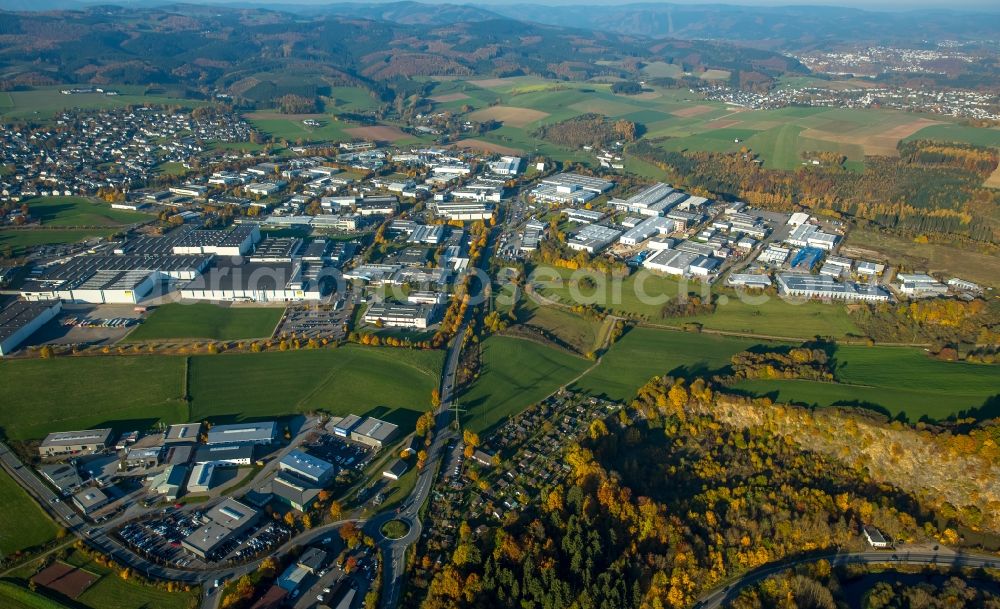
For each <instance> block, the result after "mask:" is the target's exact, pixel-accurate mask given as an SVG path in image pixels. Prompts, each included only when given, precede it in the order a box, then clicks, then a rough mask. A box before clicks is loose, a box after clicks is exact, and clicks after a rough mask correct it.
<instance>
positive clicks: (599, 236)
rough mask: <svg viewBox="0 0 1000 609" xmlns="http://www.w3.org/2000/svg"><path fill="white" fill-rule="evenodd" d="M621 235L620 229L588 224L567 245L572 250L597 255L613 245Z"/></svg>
mask: <svg viewBox="0 0 1000 609" xmlns="http://www.w3.org/2000/svg"><path fill="white" fill-rule="evenodd" d="M621 234H622V232H621V231H620V230H618V229H614V228H610V227H608V226H601V225H600V224H588V225H586V226H584V227H583V228H581V229H580V230H578V231H577V232H576V233H575V234H574V235H573V236H572V237H570V238H569V241H567V242H566V245H568V246H569V247H570V249H574V250H582V251H585V252H588V253H590V254H596V253H598V252H600V251H602V250H603V249H604V248H606V247H608V246H609V245H611V244H612V243H613V242H614V241H615V240H616V239H618V237H620V236H621Z"/></svg>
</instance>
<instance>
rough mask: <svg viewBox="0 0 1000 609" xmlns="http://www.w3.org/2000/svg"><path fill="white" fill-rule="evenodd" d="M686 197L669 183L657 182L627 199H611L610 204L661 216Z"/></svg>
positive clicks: (636, 211) (640, 212)
mask: <svg viewBox="0 0 1000 609" xmlns="http://www.w3.org/2000/svg"><path fill="white" fill-rule="evenodd" d="M686 197H687V195H686V194H684V193H682V192H678V191H677V190H675V189H674V188H672V187H671V186H670V185H669V184H664V183H662V182H658V183H656V184H652V185H650V186H647V187H645V188H643V189H642V190H640V191H639V192H637V193H636V194H634V195H632V196H631V197H629V198H628V199H612V200H611V205H613V206H614V207H615V209H620V210H622V211H627V212H631V213H637V214H641V215H643V216H662V215H663V214H664V212H666V211H667V210H669V209H671V208H672V207H673V206H675V205H677V203H678V202H679V201H681V200H682V199H684V198H686Z"/></svg>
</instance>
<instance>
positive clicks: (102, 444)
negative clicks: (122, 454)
mask: <svg viewBox="0 0 1000 609" xmlns="http://www.w3.org/2000/svg"><path fill="white" fill-rule="evenodd" d="M111 435H112V432H111V428H104V429H84V430H81V431H57V432H53V433H50V434H49V435H47V436H45V439H44V440H42V443H41V444H40V445H39V446H38V454H39V455H41V456H42V457H59V456H64V455H89V454H93V453H97V452H101V451H103V450H107V448H108V446H110V445H111Z"/></svg>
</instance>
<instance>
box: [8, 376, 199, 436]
mask: <svg viewBox="0 0 1000 609" xmlns="http://www.w3.org/2000/svg"><path fill="white" fill-rule="evenodd" d="M183 396H184V358H183V357H168V356H135V357H75V358H71V357H65V358H56V359H51V360H41V359H35V360H10V361H3V362H2V363H0V403H2V404H3V405H4V406H3V408H2V409H0V426H2V427H3V431H4V433H5V434H6V436H7V437H8V438H11V439H14V440H26V439H29V438H42V437H44V436H45V434H47V433H49V432H51V431H57V430H69V429H87V428H91V427H113V428H115V429H117V430H119V431H127V430H130V429H146V428H148V427H149V426H151V425H153V424H154V423H156V422H157V421H164V422H168V423H178V422H183V421H186V420H188V416H187V415H188V411H187V404H186V403H185V402H184V400H183Z"/></svg>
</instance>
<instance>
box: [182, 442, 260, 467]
mask: <svg viewBox="0 0 1000 609" xmlns="http://www.w3.org/2000/svg"><path fill="white" fill-rule="evenodd" d="M254 446H256V445H255V444H215V445H210V446H200V447H198V450H197V451H195V453H194V462H195V463H219V464H228V465H250V464H251V463H253V456H254V450H253V449H254Z"/></svg>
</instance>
